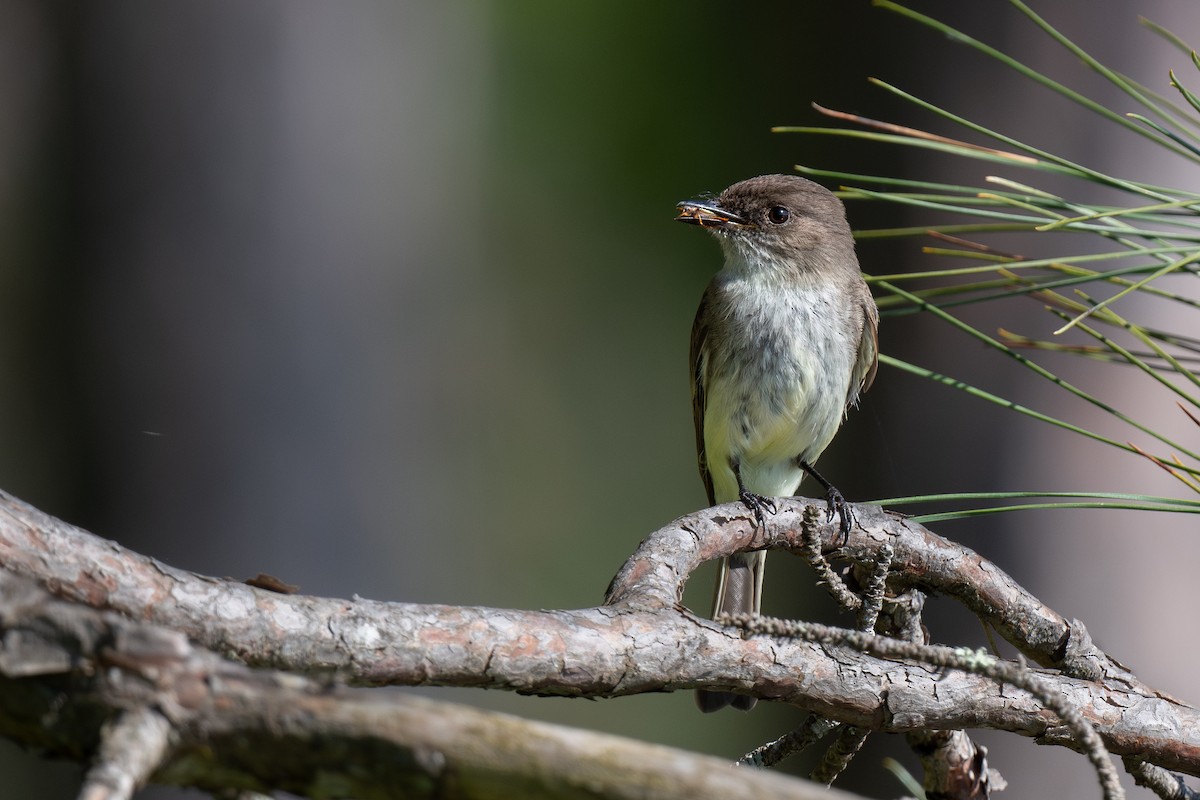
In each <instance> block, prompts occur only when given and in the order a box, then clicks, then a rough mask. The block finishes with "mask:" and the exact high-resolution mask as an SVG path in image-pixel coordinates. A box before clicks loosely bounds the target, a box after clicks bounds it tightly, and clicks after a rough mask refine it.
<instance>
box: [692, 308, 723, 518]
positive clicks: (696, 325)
mask: <svg viewBox="0 0 1200 800" xmlns="http://www.w3.org/2000/svg"><path fill="white" fill-rule="evenodd" d="M708 302H709V300H708V290H705V292H704V296H703V297H701V298H700V308H698V309H696V321H695V322H693V323H692V347H691V365H692V421H693V422H694V423H695V424H696V461H697V463H698V464H699V467H700V480H702V481H704V491H706V492H707V493H708V504H709V505H710V506H714V505H716V504H717V498H716V495H714V494H713V482H712V475H710V474H709V472H708V460H707V458H705V455H704V403H705V398H704V371H705V363H704V362H705V360H706V359H707V355H706V353H705V343H706V341H707V339H708V314H707V313H706V311H707V309H708Z"/></svg>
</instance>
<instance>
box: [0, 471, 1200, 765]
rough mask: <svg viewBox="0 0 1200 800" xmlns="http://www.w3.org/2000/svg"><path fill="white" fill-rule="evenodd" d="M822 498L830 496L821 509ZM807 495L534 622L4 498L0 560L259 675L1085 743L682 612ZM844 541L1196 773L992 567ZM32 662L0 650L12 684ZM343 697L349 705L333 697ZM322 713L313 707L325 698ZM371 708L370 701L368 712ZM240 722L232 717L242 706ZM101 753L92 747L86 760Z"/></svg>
mask: <svg viewBox="0 0 1200 800" xmlns="http://www.w3.org/2000/svg"><path fill="white" fill-rule="evenodd" d="M812 502H815V503H818V504H819V503H821V502H822V501H812ZM807 504H809V501H804V500H800V499H796V500H787V501H783V502H781V503H780V505H779V513H778V514H776V515H775V516H773V517H772V518H771V521H770V524H768V525H767V526H766V530H760V529H757V528H755V526H754V525H753V524H752V522H751V520H750V519H749V518H748V517H746V516H745V515H744V514H743V509H741V507H740V506H737V505H729V506H720V507H717V508H714V509H709V510H706V511H703V512H699V513H696V514H691V515H688V516H686V517H683V518H681V519H679V520H677V521H675V522H674V523H672V524H670V525H668V526H666V527H665V528H663V529H661V530H659V531H657V532H655V533H654V534H652V535H651V536H650V537H648V538H647V539H646V540H645V541H644V542H643V543H642V545H641V546H640V547H639V548H638V551H637V552H636V553H635V554H634V556H633V557H632V558H631V559H630V560H629V561H628V562H627V563H626V564H625V566H624V567H622V569H621V571H620V572H619V573H618V575H617V576H616V578H615V579H614V581H613V583H612V585H611V587H610V591H609V594H608V598H607V600H606V603H605V605H603V606H600V607H597V608H589V609H581V610H574V611H521V610H512V609H491V608H481V607H453V606H436V605H413V604H403V603H382V602H376V601H369V600H363V599H359V598H355V599H353V600H337V599H326V598H316V597H305V596H299V595H285V594H278V593H274V592H270V591H265V590H262V589H257V588H253V587H250V586H246V585H244V584H240V583H237V582H234V581H229V580H221V579H215V578H208V577H203V576H199V575H195V574H192V573H188V572H184V571H182V570H177V569H173V568H171V567H168V566H166V565H163V564H161V563H159V562H157V561H155V560H153V559H150V558H147V557H145V556H141V555H138V554H135V553H132V552H130V551H128V550H125V549H124V548H121V547H120V546H118V545H116V544H114V543H112V542H107V541H104V540H102V539H99V538H97V537H95V536H92V535H91V534H88V533H86V532H84V531H81V530H79V529H77V528H74V527H72V526H70V525H68V524H66V523H63V522H61V521H59V520H56V519H54V518H52V517H49V516H47V515H45V514H43V513H41V512H39V511H37V510H36V509H33V508H31V507H29V506H27V505H25V504H23V503H21V502H20V501H18V500H16V499H14V498H12V497H10V496H8V495H4V494H2V493H0V565H3V569H4V570H5V571H6V572H8V573H11V574H16V575H22V576H25V577H28V578H30V579H32V580H34V581H36V582H37V583H38V584H39V585H40V586H42V587H44V588H45V589H46V590H48V591H49V592H51V593H52V594H54V595H55V596H56V597H58V598H61V599H63V600H66V601H70V602H72V603H78V604H83V605H86V606H89V607H92V608H98V609H108V610H111V611H113V612H116V613H118V614H120V615H121V616H123V617H124V618H127V619H133V620H139V621H145V622H148V623H151V624H153V625H155V626H161V627H165V628H169V629H171V630H173V631H176V632H178V633H179V634H182V635H183V636H186V637H187V638H188V639H190V640H191V641H192V642H194V643H196V644H198V645H200V646H202V647H205V648H208V649H211V650H213V651H215V652H217V653H224V654H228V655H230V656H233V657H235V658H237V659H238V660H240V661H242V662H244V663H246V664H250V665H254V666H258V667H271V668H274V669H282V670H288V671H291V672H299V673H308V674H314V673H334V674H336V675H338V676H339V677H344V678H345V679H346V680H348V681H351V682H355V683H360V684H400V685H435V684H436V685H444V686H484V687H489V688H496V689H508V690H512V691H517V692H521V693H527V694H546V695H561V696H587V697H613V696H619V695H628V694H636V693H640V692H647V691H673V690H679V689H691V688H697V687H702V688H708V689H717V690H734V691H742V692H749V693H753V694H755V695H757V696H759V697H764V698H769V699H774V700H778V701H782V702H787V703H790V704H792V705H794V706H796V707H798V708H801V709H804V710H806V711H811V712H814V713H817V714H820V715H822V716H824V717H828V718H831V719H834V720H838V721H840V722H845V723H848V724H850V725H854V726H856V727H858V728H861V729H863V730H871V731H887V732H895V733H905V732H910V731H929V730H957V729H965V728H981V727H983V728H995V729H999V730H1007V731H1012V732H1015V733H1019V734H1022V735H1026V736H1032V737H1037V738H1039V739H1040V740H1041V741H1044V742H1052V743H1056V744H1065V745H1073V744H1074V743H1073V740H1071V738H1070V737H1069V736H1068V735H1067V734H1066V733H1065V732H1064V729H1063V727H1062V725H1061V723H1060V721H1059V720H1058V718H1057V716H1056V715H1055V714H1054V713H1053V712H1052V711H1050V710H1049V709H1047V708H1046V707H1045V706H1044V705H1043V704H1042V703H1040V702H1039V701H1038V700H1037V699H1036V698H1034V697H1032V696H1030V695H1029V694H1027V693H1025V692H1022V691H1014V690H1013V689H1012V688H1011V687H1003V686H1001V685H999V684H997V683H996V682H995V681H993V680H991V679H989V678H986V677H983V676H979V675H973V674H968V673H964V672H959V671H957V670H941V669H939V668H936V667H933V666H929V665H924V664H920V663H913V662H910V661H904V660H894V659H889V658H882V657H873V656H870V655H867V654H865V653H863V652H861V651H859V650H856V649H854V648H853V647H850V646H837V645H829V644H818V643H814V642H809V641H804V640H796V639H786V638H784V639H772V638H768V637H757V636H756V637H751V638H744V637H743V635H742V633H741V632H740V631H738V630H736V629H733V628H726V627H722V626H719V625H717V624H715V623H713V622H712V621H710V620H705V619H701V618H698V617H697V616H696V615H694V614H692V613H691V612H690V611H688V610H687V609H686V608H683V607H682V606H680V605H679V600H680V598H681V596H682V590H683V584H684V582H685V580H686V578H687V576H688V575H689V574H690V573H691V572H692V570H693V569H695V567H696V566H698V565H699V564H700V563H702V562H704V561H706V560H709V559H714V558H719V557H721V556H723V555H727V554H729V553H732V552H735V551H737V550H741V549H746V548H772V549H784V550H791V551H794V552H800V550H801V549H802V547H803V544H802V541H801V539H802V536H801V516H802V512H803V509H804V508H805V506H806V505H807ZM854 513H855V516H856V518H857V520H858V523H859V526H857V527H856V528H855V529H854V530H853V531H852V532H851V534H850V537H849V540H848V542H847V543H846V544H845V546H844V547H842V548H840V549H838V548H836V547H835V544H836V543H838V542H837V541H836V540H838V533H837V531H836V529H835V528H834V527H832V526H823V527H822V528H821V536H822V541H823V549H824V550H825V551H826V552H827V553H834V554H835V555H836V557H838V558H841V559H845V560H849V561H853V562H856V563H860V564H864V565H868V568H870V567H871V566H873V565H875V564H877V563H879V560H880V559H879V558H878V552H879V549H880V548H881V547H883V546H884V545H887V546H888V547H890V548H891V549H892V551H893V560H892V570H891V572H890V573H889V575H888V580H887V583H888V587H889V590H890V591H893V592H897V591H900V590H903V589H906V588H918V589H920V590H922V591H925V592H933V593H940V594H943V595H949V596H951V597H954V598H956V599H958V600H959V601H961V602H963V603H964V605H966V606H967V607H968V608H970V609H971V610H972V611H974V612H975V613H976V614H978V615H979V616H980V617H981V618H982V619H983V620H984V621H985V622H987V623H988V624H989V625H991V626H992V627H993V628H994V629H995V630H996V631H998V632H999V633H1000V634H1001V635H1003V636H1004V637H1005V638H1006V639H1007V640H1008V641H1010V642H1012V643H1013V645H1014V646H1016V647H1017V649H1018V650H1020V652H1022V653H1023V654H1025V656H1026V657H1028V658H1029V659H1031V660H1033V661H1036V662H1037V663H1039V664H1042V665H1043V666H1046V667H1050V668H1053V669H1054V670H1059V671H1061V672H1050V671H1047V672H1041V673H1039V676H1038V677H1039V679H1040V680H1041V681H1042V682H1044V683H1045V684H1046V686H1047V687H1048V690H1049V691H1051V692H1054V693H1056V694H1058V695H1060V696H1062V697H1064V698H1065V699H1066V700H1067V702H1068V703H1069V704H1070V705H1072V706H1074V707H1075V708H1077V709H1079V711H1080V714H1081V716H1082V717H1083V718H1084V719H1086V720H1087V721H1088V722H1089V723H1090V724H1091V725H1092V726H1093V727H1095V729H1096V730H1097V731H1098V733H1099V734H1100V735H1101V737H1102V738H1103V740H1104V742H1105V744H1106V745H1107V747H1108V748H1109V750H1110V751H1111V752H1113V753H1115V754H1118V755H1123V756H1124V755H1132V756H1137V757H1138V758H1140V759H1143V760H1144V761H1145V762H1148V763H1152V764H1154V765H1157V766H1159V767H1163V768H1165V769H1169V770H1173V771H1180V772H1185V773H1188V774H1191V775H1198V774H1200V714H1197V711H1196V709H1194V708H1193V707H1191V706H1189V705H1186V704H1184V703H1181V702H1179V701H1177V700H1174V699H1173V698H1170V697H1168V696H1166V695H1164V694H1162V693H1159V692H1156V691H1154V690H1153V689H1150V688H1149V687H1146V686H1144V685H1143V684H1142V683H1141V682H1140V681H1138V680H1137V678H1136V677H1135V676H1133V675H1132V674H1131V673H1130V672H1129V671H1128V670H1127V669H1125V668H1124V667H1122V666H1121V665H1120V664H1118V663H1117V662H1115V661H1113V660H1112V659H1110V658H1109V657H1108V656H1107V655H1106V654H1104V653H1103V652H1102V651H1100V650H1099V649H1098V648H1096V647H1095V646H1094V645H1093V644H1092V643H1091V641H1090V638H1089V637H1088V635H1087V632H1086V629H1085V628H1084V627H1083V626H1082V624H1080V623H1079V622H1077V621H1067V620H1066V619H1064V618H1063V617H1061V616H1060V615H1058V614H1057V613H1055V612H1054V611H1053V610H1051V609H1049V608H1047V607H1045V606H1044V605H1042V604H1041V603H1040V602H1039V601H1037V599H1036V598H1034V597H1033V596H1032V595H1030V594H1029V593H1028V592H1025V591H1024V590H1023V589H1022V588H1021V587H1020V586H1018V585H1017V584H1016V583H1015V582H1014V581H1013V580H1012V579H1011V578H1010V577H1009V576H1007V575H1006V574H1005V573H1004V572H1003V571H1001V570H1000V569H998V568H997V567H996V566H995V565H993V564H991V563H990V562H988V561H986V560H985V559H983V558H981V557H980V556H978V555H977V554H975V553H973V552H972V551H970V550H968V549H967V548H963V547H961V546H959V545H955V544H953V543H950V542H947V541H945V540H943V539H941V538H939V537H937V536H936V535H935V534H933V533H932V532H930V531H928V530H926V529H925V528H923V527H921V526H920V525H917V524H915V523H912V522H911V521H908V520H905V519H902V518H899V517H895V516H891V515H888V514H886V513H884V512H883V511H881V510H880V509H877V508H872V507H866V506H860V507H857V508H855V510H854ZM14 667H16V668H17V669H18V672H19V669H20V667H21V665H20V664H16V665H14V664H11V663H6V662H5V661H4V660H3V657H2V656H0V672H3V673H4V674H10V675H11V674H12V673H11V672H10V670H11V669H12V668H14ZM338 696H339V697H341V695H338ZM314 702H316V701H315V700H314ZM375 702H378V701H377V700H372V703H375ZM230 713H233V712H232V711H231V712H230ZM93 746H94V742H87V743H84V742H81V743H79V744H78V745H77V747H78V748H79V752H91V751H92V749H93Z"/></svg>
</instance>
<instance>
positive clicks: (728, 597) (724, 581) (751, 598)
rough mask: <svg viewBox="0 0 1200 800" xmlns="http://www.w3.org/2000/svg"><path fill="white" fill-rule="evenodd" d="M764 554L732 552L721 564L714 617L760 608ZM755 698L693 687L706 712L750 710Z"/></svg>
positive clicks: (701, 706) (749, 611) (757, 610)
mask: <svg viewBox="0 0 1200 800" xmlns="http://www.w3.org/2000/svg"><path fill="white" fill-rule="evenodd" d="M766 564H767V554H766V553H765V552H762V551H759V552H756V553H735V554H734V555H732V556H730V557H729V558H727V559H725V560H724V561H723V562H722V563H721V577H720V579H719V580H718V581H717V596H716V600H715V602H714V603H713V616H714V617H715V616H717V615H718V614H754V615H757V614H758V613H759V609H760V608H761V607H762V586H763V569H764V568H765V567H766ZM756 702H757V701H756V700H755V699H754V698H753V697H746V696H745V695H740V694H733V693H731V692H710V691H707V690H705V689H697V690H696V705H697V706H699V707H700V710H701V711H703V712H705V713H707V712H710V711H718V710H720V709H722V708H724V707H725V706H733V707H734V708H736V709H738V710H739V711H749V710H750V709H752V708H754V704H755V703H756Z"/></svg>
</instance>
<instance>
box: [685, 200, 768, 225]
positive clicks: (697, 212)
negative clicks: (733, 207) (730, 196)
mask: <svg viewBox="0 0 1200 800" xmlns="http://www.w3.org/2000/svg"><path fill="white" fill-rule="evenodd" d="M677 205H678V207H679V215H678V216H677V217H675V221H676V222H686V223H688V224H689V225H699V226H700V227H701V228H728V227H743V226H746V225H749V224H750V220H748V219H746V218H745V217H740V216H738V215H737V214H734V213H733V212H732V211H726V210H725V209H723V208H721V207H720V206H715V205H712V204H710V203H702V202H700V201H699V200H684V201H683V202H682V203H678V204H677Z"/></svg>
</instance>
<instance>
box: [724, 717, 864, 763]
mask: <svg viewBox="0 0 1200 800" xmlns="http://www.w3.org/2000/svg"><path fill="white" fill-rule="evenodd" d="M840 725H841V723H839V722H834V721H833V720H830V719H826V718H824V717H822V716H820V715H818V714H809V715H808V717H807V718H806V719H805V720H804V722H803V723H802V724H801V725H800V727H799V728H796V729H795V730H794V731H791V732H790V733H785V734H784V735H783V736H780V737H779V738H778V739H776V740H775V741H773V742H767V743H766V744H764V745H763V746H761V747H756V748H755V749H753V750H751V751H750V752H749V753H747V754H746V755H744V756H742V757H741V758H739V759H738V760H737V762H736V763H737V765H738V766H746V767H773V766H775V765H776V764H778V763H779V762H780V761H783V760H784V759H785V758H787V757H788V756H790V755H793V754H794V753H800V752H803V751H804V750H807V749H808V748H809V747H812V746H813V745H814V744H815V743H816V742H817V741H818V740H820V739H823V738H824V737H825V736H827V735H828V734H829V732H830V731H833V730H836V729H837V728H838V727H840Z"/></svg>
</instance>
